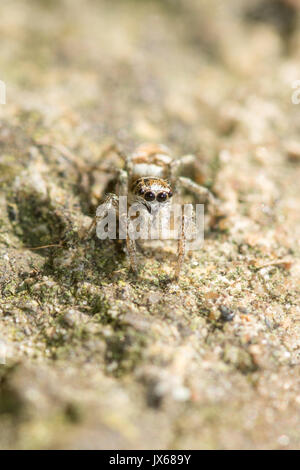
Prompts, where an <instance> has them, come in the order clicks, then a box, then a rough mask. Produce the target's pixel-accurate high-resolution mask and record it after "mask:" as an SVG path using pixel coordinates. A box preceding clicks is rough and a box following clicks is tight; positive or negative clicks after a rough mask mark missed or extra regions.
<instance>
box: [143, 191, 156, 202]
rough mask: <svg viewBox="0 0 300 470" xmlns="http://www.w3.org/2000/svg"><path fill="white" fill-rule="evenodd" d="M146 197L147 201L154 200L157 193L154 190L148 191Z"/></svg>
mask: <svg viewBox="0 0 300 470" xmlns="http://www.w3.org/2000/svg"><path fill="white" fill-rule="evenodd" d="M144 198H145V199H146V201H154V199H155V194H154V193H153V192H152V191H148V192H147V193H146V194H145V196H144Z"/></svg>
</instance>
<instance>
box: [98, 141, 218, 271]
mask: <svg viewBox="0 0 300 470" xmlns="http://www.w3.org/2000/svg"><path fill="white" fill-rule="evenodd" d="M195 163H196V158H195V156H194V155H185V156H183V157H181V158H180V159H173V158H172V157H171V156H170V151H169V150H168V148H167V147H165V146H164V145H161V144H159V145H158V144H143V145H141V146H139V147H138V148H137V149H136V151H135V152H134V153H133V154H132V155H131V156H130V157H127V158H126V159H125V167H124V169H123V170H119V172H118V185H117V195H115V194H108V195H107V196H106V199H105V202H104V204H106V205H107V208H108V209H110V208H111V207H114V208H115V209H114V210H116V211H117V209H116V207H117V200H118V197H119V196H127V197H128V199H127V201H128V205H136V204H140V205H141V206H142V207H143V208H144V209H146V210H145V213H146V214H148V219H149V220H150V223H152V222H153V225H155V224H157V215H158V214H162V216H163V217H164V213H165V214H166V213H167V211H166V210H165V209H167V208H168V206H170V204H171V200H172V199H171V198H172V196H173V188H175V189H176V190H178V189H179V188H184V189H185V190H188V191H190V192H192V193H193V194H194V195H196V196H197V197H198V198H199V199H200V200H201V201H203V202H210V203H212V202H214V198H213V196H212V194H211V193H210V192H209V191H208V189H207V188H205V187H203V186H199V185H198V184H197V183H195V182H194V181H192V180H190V179H189V178H185V177H182V176H178V173H179V170H180V168H181V167H183V166H186V165H189V166H191V165H192V166H193V165H195ZM102 206H103V205H102ZM102 206H99V207H102ZM104 212H105V211H103V210H101V211H98V210H97V214H100V213H101V215H96V217H95V219H94V222H93V224H92V226H95V225H96V224H97V222H98V221H99V220H101V217H102V214H103V213H104ZM126 224H127V227H128V230H127V239H126V245H127V251H128V254H129V257H130V265H131V268H132V269H133V271H135V272H136V271H137V268H138V265H137V259H136V244H135V239H132V237H131V236H130V233H131V229H130V227H131V225H132V219H131V218H130V217H129V216H126ZM182 227H183V228H182V229H181V230H180V236H179V240H178V263H177V267H176V270H175V278H176V279H178V277H179V273H180V269H181V267H182V264H183V260H184V256H185V237H186V234H185V229H184V227H185V221H184V217H183V219H182Z"/></svg>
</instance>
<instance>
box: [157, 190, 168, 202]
mask: <svg viewBox="0 0 300 470" xmlns="http://www.w3.org/2000/svg"><path fill="white" fill-rule="evenodd" d="M167 198H168V194H167V193H166V192H162V193H158V195H157V196H156V199H157V200H158V202H164V201H166V199H167Z"/></svg>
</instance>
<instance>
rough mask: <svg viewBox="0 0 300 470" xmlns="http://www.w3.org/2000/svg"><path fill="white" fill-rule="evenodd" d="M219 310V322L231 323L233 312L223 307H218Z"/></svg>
mask: <svg viewBox="0 0 300 470" xmlns="http://www.w3.org/2000/svg"><path fill="white" fill-rule="evenodd" d="M219 310H220V312H221V316H220V320H222V321H232V320H233V318H234V312H233V311H232V310H230V309H229V308H228V307H226V306H225V305H220V307H219Z"/></svg>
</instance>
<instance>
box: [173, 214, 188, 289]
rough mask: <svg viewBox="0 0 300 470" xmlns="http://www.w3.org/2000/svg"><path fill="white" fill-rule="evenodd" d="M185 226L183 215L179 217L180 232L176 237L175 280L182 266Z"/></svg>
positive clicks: (184, 250) (184, 247) (184, 251)
mask: <svg viewBox="0 0 300 470" xmlns="http://www.w3.org/2000/svg"><path fill="white" fill-rule="evenodd" d="M186 228H187V220H186V217H185V215H183V216H182V217H181V227H180V233H179V237H178V245H177V265H176V269H175V276H174V277H175V281H178V279H179V276H180V272H181V268H182V266H183V262H184V258H185V253H186Z"/></svg>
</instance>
